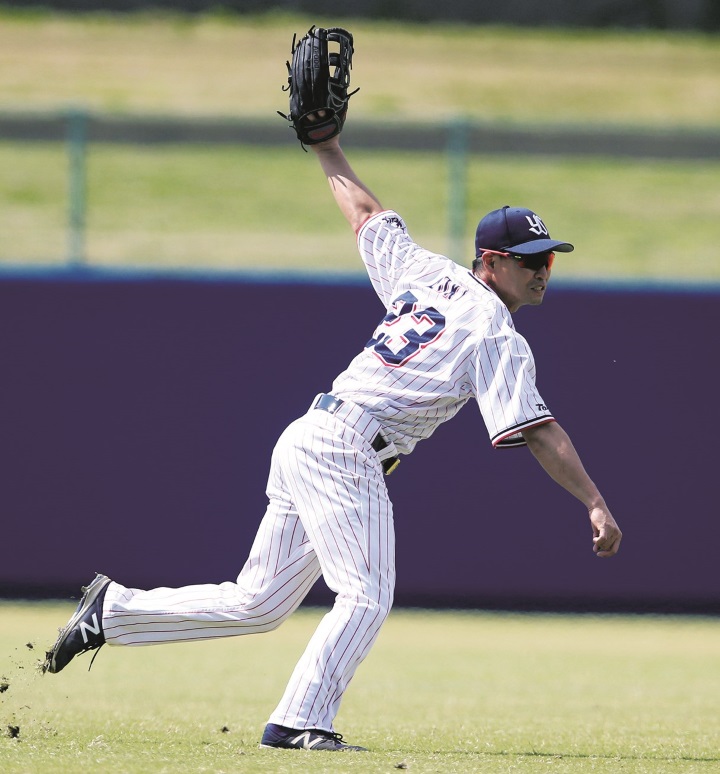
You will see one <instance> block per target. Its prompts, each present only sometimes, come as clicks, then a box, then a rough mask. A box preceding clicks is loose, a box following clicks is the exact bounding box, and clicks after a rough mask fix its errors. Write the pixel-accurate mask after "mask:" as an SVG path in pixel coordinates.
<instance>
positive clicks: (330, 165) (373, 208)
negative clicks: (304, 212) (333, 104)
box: [311, 135, 383, 233]
mask: <svg viewBox="0 0 720 774" xmlns="http://www.w3.org/2000/svg"><path fill="white" fill-rule="evenodd" d="M311 147H312V149H313V151H315V154H316V155H317V157H318V160H319V161H320V166H321V167H322V169H323V172H325V176H326V177H327V180H328V183H329V184H330V190H331V191H332V194H333V196H334V197H335V201H336V202H337V205H338V207H339V208H340V212H342V214H343V215H344V216H345V218H346V220H347V222H348V223H349V224H350V226H351V227H352V229H353V231H354V232H355V233H357V232H358V231H359V230H360V227H361V226H362V224H363V223H364V222H365V221H366V220H367V219H368V218H371V217H372V216H373V215H377V213H379V212H382V211H383V206H382V205H381V204H380V202H379V201H378V199H377V197H376V196H375V195H374V194H373V193H372V192H371V191H370V189H369V188H368V187H367V186H366V185H365V184H364V183H363V182H362V181H361V180H360V179H359V178H358V176H357V175H356V174H355V172H354V171H353V169H352V167H351V166H350V163H349V162H348V160H347V159H346V158H345V154H344V153H343V152H342V149H341V148H340V137H339V135H338V136H336V137H333V138H332V139H330V140H327V141H325V142H322V143H319V144H317V145H313V146H311Z"/></svg>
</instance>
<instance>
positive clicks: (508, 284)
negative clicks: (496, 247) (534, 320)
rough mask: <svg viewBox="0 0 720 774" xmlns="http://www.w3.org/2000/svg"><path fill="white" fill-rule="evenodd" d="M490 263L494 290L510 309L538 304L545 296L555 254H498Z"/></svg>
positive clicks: (515, 309) (512, 310)
mask: <svg viewBox="0 0 720 774" xmlns="http://www.w3.org/2000/svg"><path fill="white" fill-rule="evenodd" d="M497 255H498V259H497V260H495V262H494V275H495V276H494V279H495V286H496V287H495V289H496V290H497V292H498V295H499V296H500V298H502V300H503V301H504V302H505V305H506V306H507V308H508V309H509V310H510V311H511V312H515V311H517V310H518V309H519V308H520V307H521V306H527V305H531V306H538V305H539V304H542V302H543V299H544V298H545V291H546V290H547V285H548V282H549V280H550V273H551V267H552V264H553V259H554V258H555V255H554V254H553V253H540V254H538V255H533V256H525V257H523V256H519V255H512V254H510V253H498V254H497Z"/></svg>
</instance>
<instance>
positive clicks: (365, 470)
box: [103, 404, 395, 731]
mask: <svg viewBox="0 0 720 774" xmlns="http://www.w3.org/2000/svg"><path fill="white" fill-rule="evenodd" d="M378 427H379V426H378V424H377V422H376V421H375V420H373V419H372V418H371V417H369V416H368V415H367V414H366V413H365V412H363V411H362V410H361V409H359V408H358V407H356V406H353V405H352V404H347V405H346V406H344V407H343V411H342V412H339V416H332V415H330V414H327V413H325V412H321V411H310V412H308V414H307V415H306V416H305V417H302V418H300V419H299V420H296V421H295V422H294V423H292V424H291V425H290V426H289V427H288V428H287V430H286V431H285V432H284V433H283V434H282V436H281V437H280V439H279V441H278V443H277V445H276V447H275V450H274V453H273V460H272V464H271V469H270V477H269V481H268V487H267V493H268V497H269V505H268V509H267V512H266V514H265V517H264V519H263V521H262V523H261V525H260V529H259V531H258V534H257V537H256V539H255V542H254V544H253V546H252V549H251V552H250V556H249V558H248V560H247V562H246V564H245V566H244V567H243V569H242V571H241V573H240V575H239V577H238V579H237V583H230V582H227V583H222V584H220V585H212V584H206V585H196V586H187V587H184V588H180V589H166V588H159V589H152V590H149V591H142V590H138V589H129V588H125V587H123V586H120V585H119V584H117V583H113V584H111V585H110V586H109V587H108V591H107V595H106V597H105V605H104V615H103V627H104V630H105V637H106V641H107V643H108V644H109V645H152V644H156V643H160V642H183V641H190V640H203V639H211V638H214V637H227V636H232V635H240V634H254V633H258V632H265V631H270V630H271V629H274V628H276V627H277V626H279V625H280V624H281V623H282V622H283V621H284V620H285V619H286V618H287V617H288V616H289V615H290V614H291V613H292V612H293V611H294V610H295V609H296V608H297V606H298V605H299V604H300V602H301V601H302V599H303V598H304V596H305V595H306V594H307V592H308V590H309V589H310V587H311V586H312V584H313V583H314V582H315V580H317V578H318V577H319V575H320V573H321V572H322V574H323V577H324V579H325V582H326V583H327V585H328V586H329V587H330V588H331V589H332V590H333V591H335V592H336V593H337V600H336V603H335V605H334V607H333V609H332V610H331V612H330V613H328V615H327V616H326V617H325V618H324V619H323V620H322V622H321V623H320V626H319V627H318V630H317V632H316V633H315V635H314V636H313V637H312V639H311V640H310V643H309V644H308V647H307V650H306V652H305V653H304V655H303V657H302V658H301V660H300V662H299V663H298V665H297V667H296V668H295V671H294V672H293V675H292V677H291V680H290V682H289V684H288V687H287V690H286V692H285V695H284V696H283V698H282V700H281V702H280V704H279V705H278V707H277V709H276V710H275V712H274V713H273V715H272V717H271V722H273V723H278V724H280V725H284V726H290V727H293V728H300V729H301V728H320V729H324V730H327V731H332V730H333V729H332V721H333V718H334V717H335V714H336V713H337V710H338V707H339V704H340V700H341V699H342V695H343V693H344V691H345V688H346V687H347V685H348V683H349V682H350V680H351V678H352V676H353V674H354V673H355V669H356V667H357V666H358V664H359V663H360V662H361V661H362V659H363V658H364V657H365V655H366V654H367V652H368V650H369V649H370V647H371V646H372V644H373V642H374V641H375V638H376V637H377V634H378V632H379V630H380V626H381V625H382V623H383V621H384V620H385V618H386V616H387V614H388V612H389V611H390V608H391V606H392V600H393V590H394V585H395V537H394V528H393V519H392V506H391V504H390V501H389V498H388V494H387V488H386V486H385V480H384V477H383V473H382V467H381V465H380V461H379V458H378V456H377V455H376V454H375V452H374V451H373V449H372V447H371V446H370V440H371V439H372V438H373V437H374V436H375V435H376V433H377V431H378Z"/></svg>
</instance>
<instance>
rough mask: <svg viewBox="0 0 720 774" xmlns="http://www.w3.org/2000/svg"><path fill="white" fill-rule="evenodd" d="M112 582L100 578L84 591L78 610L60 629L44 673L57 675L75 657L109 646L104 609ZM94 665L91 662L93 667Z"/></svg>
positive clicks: (97, 576) (106, 578)
mask: <svg viewBox="0 0 720 774" xmlns="http://www.w3.org/2000/svg"><path fill="white" fill-rule="evenodd" d="M110 583H111V581H110V578H108V577H107V576H105V575H96V576H95V578H94V580H93V581H92V583H90V585H88V586H86V587H85V588H83V592H84V593H83V596H82V599H81V600H80V604H79V605H78V606H77V610H76V611H75V613H74V614H73V616H72V618H71V619H70V620H69V621H68V622H67V624H66V625H65V627H64V628H63V629H61V630H60V634H59V635H58V638H57V640H56V642H55V644H54V645H53V646H52V648H51V649H50V650H49V651H48V652H47V653H46V654H45V663H44V664H43V672H50V673H51V674H56V673H57V672H60V671H61V670H63V669H65V667H66V666H67V665H68V664H69V663H70V662H71V661H72V660H73V659H74V658H75V656H78V655H80V653H86V652H87V651H88V650H95V651H97V650H98V648H101V647H102V646H103V645H104V644H105V635H104V633H103V628H102V610H103V600H104V599H105V592H106V591H107V587H108V586H109V585H110ZM95 655H97V653H96V654H95ZM94 660H95V657H94V656H93V661H94ZM92 663H93V662H92V661H91V662H90V666H92Z"/></svg>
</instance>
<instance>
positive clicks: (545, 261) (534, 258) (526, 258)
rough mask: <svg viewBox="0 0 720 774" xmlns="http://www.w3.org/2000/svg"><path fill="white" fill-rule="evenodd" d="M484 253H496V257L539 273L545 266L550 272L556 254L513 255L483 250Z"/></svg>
mask: <svg viewBox="0 0 720 774" xmlns="http://www.w3.org/2000/svg"><path fill="white" fill-rule="evenodd" d="M480 249H481V251H482V252H484V253H494V254H495V255H502V256H503V258H512V260H513V261H516V262H517V265H518V266H519V267H520V268H521V269H530V270H531V271H539V270H540V269H542V267H543V266H547V267H548V270H549V269H551V268H552V265H553V261H554V260H555V253H553V252H545V253H535V255H513V254H512V253H503V252H500V250H483V249H482V248H480Z"/></svg>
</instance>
